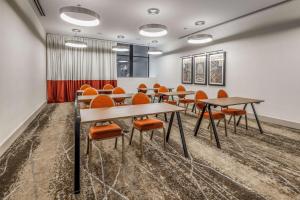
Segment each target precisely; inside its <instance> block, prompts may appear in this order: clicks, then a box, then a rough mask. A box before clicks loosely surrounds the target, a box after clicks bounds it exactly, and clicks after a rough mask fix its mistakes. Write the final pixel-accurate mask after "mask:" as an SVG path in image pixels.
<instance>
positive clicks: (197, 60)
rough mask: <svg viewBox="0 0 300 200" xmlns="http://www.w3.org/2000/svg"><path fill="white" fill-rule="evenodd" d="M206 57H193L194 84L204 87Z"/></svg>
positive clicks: (204, 55)
mask: <svg viewBox="0 0 300 200" xmlns="http://www.w3.org/2000/svg"><path fill="white" fill-rule="evenodd" d="M206 58H207V56H206V54H201V55H195V56H194V59H193V61H194V63H193V66H194V77H193V79H194V84H199V85H206V84H207V76H206V74H207V59H206Z"/></svg>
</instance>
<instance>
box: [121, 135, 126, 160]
mask: <svg viewBox="0 0 300 200" xmlns="http://www.w3.org/2000/svg"><path fill="white" fill-rule="evenodd" d="M124 151H125V144H124V134H122V163H124V161H125V158H124V153H125V152H124Z"/></svg>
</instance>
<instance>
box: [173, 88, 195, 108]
mask: <svg viewBox="0 0 300 200" xmlns="http://www.w3.org/2000/svg"><path fill="white" fill-rule="evenodd" d="M185 91H186V89H185V87H184V86H183V85H179V86H178V87H177V92H185ZM185 96H186V95H185V94H182V95H178V97H179V100H178V105H180V104H181V103H182V104H184V105H185V106H186V109H185V112H186V111H187V109H188V106H189V104H191V103H194V102H195V101H194V99H186V98H185Z"/></svg>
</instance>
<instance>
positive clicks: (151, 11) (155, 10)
mask: <svg viewBox="0 0 300 200" xmlns="http://www.w3.org/2000/svg"><path fill="white" fill-rule="evenodd" d="M147 11H148V14H149V15H158V14H159V13H160V10H159V9H158V8H149V9H148V10H147Z"/></svg>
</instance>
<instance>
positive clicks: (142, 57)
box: [117, 44, 149, 77]
mask: <svg viewBox="0 0 300 200" xmlns="http://www.w3.org/2000/svg"><path fill="white" fill-rule="evenodd" d="M120 45H122V44H120ZM128 46H129V47H130V48H129V49H130V51H129V52H117V72H118V77H149V56H148V47H145V46H137V45H128Z"/></svg>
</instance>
